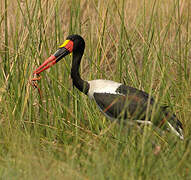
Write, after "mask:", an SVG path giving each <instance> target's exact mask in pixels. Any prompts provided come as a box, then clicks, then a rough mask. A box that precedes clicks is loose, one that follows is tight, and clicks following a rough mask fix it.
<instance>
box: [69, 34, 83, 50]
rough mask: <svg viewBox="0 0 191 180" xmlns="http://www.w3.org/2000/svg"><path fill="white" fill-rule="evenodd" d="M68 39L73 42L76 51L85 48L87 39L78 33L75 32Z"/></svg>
mask: <svg viewBox="0 0 191 180" xmlns="http://www.w3.org/2000/svg"><path fill="white" fill-rule="evenodd" d="M66 40H70V41H72V42H73V50H72V52H74V51H78V50H82V49H84V48H85V41H84V39H83V38H82V37H81V36H80V35H78V34H73V35H69V36H68V37H67V38H66Z"/></svg>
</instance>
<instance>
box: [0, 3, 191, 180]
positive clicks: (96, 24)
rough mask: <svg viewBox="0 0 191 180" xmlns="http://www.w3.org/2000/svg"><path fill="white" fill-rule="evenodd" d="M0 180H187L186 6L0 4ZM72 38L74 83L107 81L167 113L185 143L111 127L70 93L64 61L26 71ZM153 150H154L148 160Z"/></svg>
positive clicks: (189, 82) (190, 87)
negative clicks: (78, 50) (76, 55)
mask: <svg viewBox="0 0 191 180" xmlns="http://www.w3.org/2000/svg"><path fill="white" fill-rule="evenodd" d="M0 6H1V7H0V8H1V11H0V33H1V36H0V40H1V41H0V42H1V43H0V68H1V73H0V162H1V163H0V177H2V178H3V179H36V178H38V179H45V178H46V179H64V178H65V179H174V178H176V179H190V178H191V176H190V169H191V158H190V156H189V155H190V149H191V146H190V143H189V140H190V136H191V134H190V127H191V122H190V115H191V111H190V109H191V78H190V75H191V71H190V66H191V61H190V57H191V56H190V55H191V54H190V47H191V44H190V37H191V32H190V29H191V24H190V22H191V21H190V20H191V17H190V10H191V7H190V2H189V1H179V0H172V1H171V0H168V1H165V0H161V1H156V0H149V1H139V0H134V1H125V0H119V1H115V0H112V1H90V0H89V1H79V0H72V1H69V0H66V1H60V0H55V1H42V0H31V1H27V0H26V1H19V0H17V1H13V2H9V1H7V0H4V1H2V2H1V3H0ZM72 33H78V34H81V35H82V36H83V37H84V39H85V41H86V49H85V54H84V57H83V61H82V63H81V74H82V77H83V78H84V79H87V80H92V79H98V78H103V79H110V80H114V81H118V82H123V83H125V84H128V85H130V86H133V87H136V88H138V89H142V90H144V91H146V92H148V93H149V94H150V95H152V96H153V97H155V99H156V100H157V102H158V103H160V104H161V105H168V106H169V109H170V110H171V111H173V112H175V113H176V115H177V117H178V118H179V119H180V121H181V122H182V123H183V125H184V132H185V140H184V141H180V140H179V139H177V138H176V137H174V136H173V135H172V134H171V133H166V134H165V135H162V136H161V134H159V132H156V131H154V130H153V129H152V128H150V127H144V128H142V129H140V128H139V127H137V126H136V125H131V126H127V127H121V126H120V125H118V124H116V123H112V122H110V121H109V120H108V119H106V118H105V117H104V116H103V115H102V114H101V113H100V112H99V110H98V108H97V107H96V106H95V103H94V102H92V101H90V100H89V99H88V98H87V97H86V96H85V95H83V94H82V93H80V92H79V91H78V90H77V89H75V88H74V87H73V86H72V82H71V78H70V68H71V57H70V56H68V57H66V58H65V60H62V61H61V62H59V64H57V65H55V66H54V67H52V68H51V69H50V70H48V71H46V72H43V73H42V80H41V81H40V82H39V87H40V88H41V90H42V94H43V97H42V99H41V98H40V96H39V94H38V92H37V90H36V89H33V88H32V87H31V86H30V85H29V79H30V78H31V77H32V72H33V70H34V69H35V68H36V67H37V66H38V65H39V64H41V63H42V62H43V61H44V60H45V59H46V58H47V57H48V56H50V55H51V53H54V51H56V49H57V47H58V46H59V45H60V44H61V43H62V42H63V41H64V40H65V38H66V37H67V36H68V35H69V34H72ZM156 146H160V147H161V151H160V152H159V154H157V155H155V153H154V151H155V148H156Z"/></svg>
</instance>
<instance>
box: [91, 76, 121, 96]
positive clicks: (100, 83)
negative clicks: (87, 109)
mask: <svg viewBox="0 0 191 180" xmlns="http://www.w3.org/2000/svg"><path fill="white" fill-rule="evenodd" d="M88 83H89V85H90V88H89V91H88V96H89V97H90V98H93V94H94V93H110V94H117V92H116V89H117V88H118V87H119V86H121V85H122V84H121V83H118V82H114V81H110V80H103V79H97V80H92V81H88Z"/></svg>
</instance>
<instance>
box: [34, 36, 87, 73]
mask: <svg viewBox="0 0 191 180" xmlns="http://www.w3.org/2000/svg"><path fill="white" fill-rule="evenodd" d="M84 48H85V41H84V39H83V38H82V37H81V36H80V35H77V34H74V35H69V36H68V37H67V39H66V40H65V41H64V43H63V44H62V45H61V46H59V49H58V50H57V51H56V52H55V53H54V54H53V55H52V56H50V57H49V58H48V59H47V60H46V61H45V62H44V63H43V64H42V65H41V66H40V67H39V68H37V69H36V70H35V71H34V72H33V74H40V73H41V72H42V71H44V70H45V69H48V68H50V67H51V66H52V65H54V64H55V63H57V62H58V61H60V60H61V59H62V58H63V57H65V56H67V55H68V54H70V53H72V52H73V53H74V54H78V55H79V54H80V55H81V56H82V55H83V52H84Z"/></svg>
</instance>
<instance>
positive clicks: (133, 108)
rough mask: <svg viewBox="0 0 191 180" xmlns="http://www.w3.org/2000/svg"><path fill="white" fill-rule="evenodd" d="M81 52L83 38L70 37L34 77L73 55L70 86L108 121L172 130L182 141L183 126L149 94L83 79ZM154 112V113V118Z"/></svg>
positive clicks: (109, 81)
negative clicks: (92, 104) (130, 122)
mask: <svg viewBox="0 0 191 180" xmlns="http://www.w3.org/2000/svg"><path fill="white" fill-rule="evenodd" d="M84 50H85V41H84V39H83V37H82V36H80V35H78V34H73V35H69V36H68V37H67V38H66V40H65V41H64V43H63V44H61V45H60V46H59V48H58V50H57V51H56V52H55V53H54V54H53V55H51V56H50V57H49V58H48V59H47V60H45V61H44V62H43V63H42V65H40V66H39V67H38V68H37V69H36V70H35V71H34V72H33V75H37V76H38V75H40V73H41V72H43V71H44V70H46V69H48V68H50V67H52V66H53V65H54V64H56V63H57V62H59V61H60V60H61V59H63V58H64V57H65V56H67V55H69V54H72V67H71V78H72V82H73V85H74V86H75V87H76V88H77V89H78V90H79V91H81V92H82V93H84V94H85V95H87V96H89V98H90V99H93V100H94V101H95V102H96V104H97V106H98V107H99V109H100V110H101V112H102V113H103V114H104V115H105V116H106V117H107V118H109V119H110V120H117V121H119V122H121V121H122V120H123V122H127V121H130V120H131V121H133V122H134V121H135V122H136V123H138V124H153V125H154V126H155V127H159V128H163V129H167V130H168V131H170V130H171V131H172V132H173V133H174V134H175V135H176V136H178V137H179V138H180V139H181V140H183V139H184V135H183V125H182V123H181V122H180V121H179V120H178V118H177V117H176V115H175V114H173V113H171V112H169V111H168V110H167V107H163V106H160V105H158V104H157V103H156V102H155V100H154V98H153V97H151V96H150V95H149V94H148V93H146V92H144V91H142V90H139V89H136V88H134V87H131V86H128V85H125V84H122V83H119V82H114V81H112V80H105V79H97V80H90V81H85V80H83V79H82V78H81V76H80V72H79V67H80V63H81V60H82V56H83V54H84ZM37 79H38V78H37ZM37 79H35V80H37ZM154 107H155V108H154ZM153 111H155V112H156V113H154V116H153V113H152V112H153ZM151 119H152V121H151Z"/></svg>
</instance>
